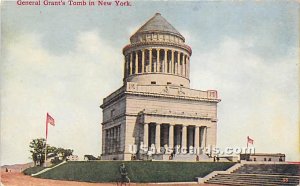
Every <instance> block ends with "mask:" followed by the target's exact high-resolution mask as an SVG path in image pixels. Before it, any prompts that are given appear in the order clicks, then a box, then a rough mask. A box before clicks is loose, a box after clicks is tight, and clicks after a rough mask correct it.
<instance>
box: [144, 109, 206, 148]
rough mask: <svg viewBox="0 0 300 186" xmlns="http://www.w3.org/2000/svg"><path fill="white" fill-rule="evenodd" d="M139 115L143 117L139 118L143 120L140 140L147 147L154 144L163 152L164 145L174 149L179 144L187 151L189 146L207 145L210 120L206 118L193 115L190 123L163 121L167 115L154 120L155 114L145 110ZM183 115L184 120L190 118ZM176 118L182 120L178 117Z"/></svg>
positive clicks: (179, 146)
mask: <svg viewBox="0 0 300 186" xmlns="http://www.w3.org/2000/svg"><path fill="white" fill-rule="evenodd" d="M156 115H157V112H156ZM161 116H163V115H161ZM139 117H140V118H141V119H140V120H139V121H140V122H141V123H140V129H141V133H140V134H141V138H140V139H141V141H140V142H143V144H144V145H145V146H146V147H151V146H154V147H155V149H156V150H157V152H158V153H162V152H160V151H159V150H160V149H161V148H162V147H164V148H166V147H169V148H172V149H174V147H176V146H177V147H178V148H184V149H187V152H189V148H201V147H202V148H204V147H206V144H207V131H208V130H209V126H208V125H209V122H210V121H207V119H205V118H201V117H198V118H195V117H193V118H192V120H191V121H189V122H188V123H174V122H172V123H167V122H161V121H162V120H163V119H164V117H165V116H163V117H156V120H153V116H152V117H151V114H149V113H147V112H145V111H143V112H141V113H140V114H139ZM149 117H150V118H149ZM181 117H182V120H187V119H188V117H187V116H181ZM151 120H152V121H151ZM176 120H177V121H180V119H178V118H177V119H176Z"/></svg>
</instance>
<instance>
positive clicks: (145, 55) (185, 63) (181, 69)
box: [124, 48, 190, 78]
mask: <svg viewBox="0 0 300 186" xmlns="http://www.w3.org/2000/svg"><path fill="white" fill-rule="evenodd" d="M189 63H190V59H189V55H187V54H186V53H183V52H180V51H177V50H172V49H164V48H150V49H142V50H135V51H132V52H131V53H128V54H126V55H125V66H124V69H125V70H124V77H125V78H127V77H128V76H130V75H133V74H143V73H169V74H175V75H179V76H182V77H187V78H188V77H189V73H190V69H189V66H190V64H189Z"/></svg>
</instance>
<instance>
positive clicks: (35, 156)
mask: <svg viewBox="0 0 300 186" xmlns="http://www.w3.org/2000/svg"><path fill="white" fill-rule="evenodd" d="M45 145H46V139H45V138H38V139H33V140H32V141H31V142H30V144H29V147H30V153H31V159H32V160H33V163H34V165H35V166H36V165H42V164H43V163H44V162H45Z"/></svg>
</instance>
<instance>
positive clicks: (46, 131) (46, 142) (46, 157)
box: [44, 113, 48, 167]
mask: <svg viewBox="0 0 300 186" xmlns="http://www.w3.org/2000/svg"><path fill="white" fill-rule="evenodd" d="M47 135H48V113H47V115H46V142H45V143H46V144H45V162H44V167H46V166H47V165H46V161H47Z"/></svg>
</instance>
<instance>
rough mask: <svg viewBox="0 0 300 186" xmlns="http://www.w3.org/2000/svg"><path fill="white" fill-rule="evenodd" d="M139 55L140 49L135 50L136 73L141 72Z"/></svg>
mask: <svg viewBox="0 0 300 186" xmlns="http://www.w3.org/2000/svg"><path fill="white" fill-rule="evenodd" d="M138 63H139V55H138V51H135V74H138V72H139V65H138Z"/></svg>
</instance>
